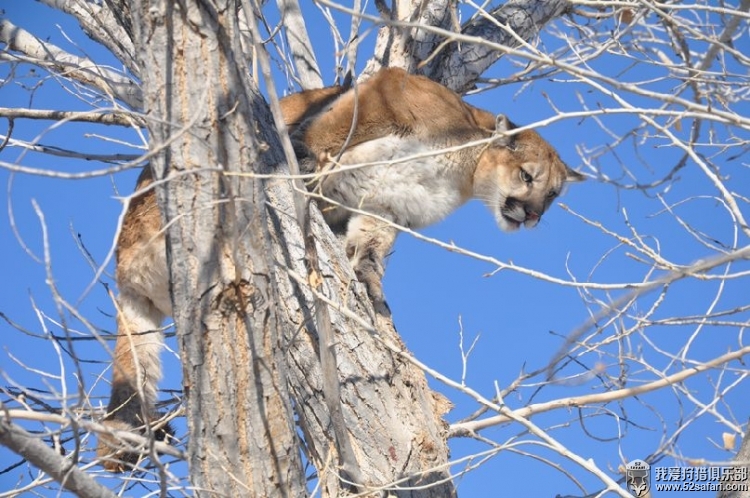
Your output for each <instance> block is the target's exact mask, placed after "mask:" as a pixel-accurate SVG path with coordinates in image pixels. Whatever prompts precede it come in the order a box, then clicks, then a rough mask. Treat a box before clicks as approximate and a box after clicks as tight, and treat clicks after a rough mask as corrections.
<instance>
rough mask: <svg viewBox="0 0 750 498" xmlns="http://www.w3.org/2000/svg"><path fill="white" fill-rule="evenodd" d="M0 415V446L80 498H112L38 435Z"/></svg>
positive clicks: (111, 494)
mask: <svg viewBox="0 0 750 498" xmlns="http://www.w3.org/2000/svg"><path fill="white" fill-rule="evenodd" d="M2 412H3V413H2V415H0V443H2V444H3V445H4V446H6V447H8V448H9V449H10V450H11V451H13V452H14V453H17V454H18V455H21V456H22V457H23V458H25V459H26V460H28V461H29V462H31V463H32V464H33V465H34V466H36V467H38V468H40V469H41V470H43V471H44V472H46V473H47V474H49V475H50V476H51V477H52V478H54V479H55V480H56V481H57V482H59V483H60V485H61V486H63V487H64V488H65V489H67V490H69V491H72V492H73V493H76V494H77V495H78V496H81V497H83V498H95V497H101V498H116V497H117V495H115V494H114V493H113V492H112V491H110V490H109V489H107V488H105V487H104V486H102V485H101V484H99V483H97V482H96V481H95V480H94V479H93V478H92V477H91V476H89V475H88V474H87V473H86V472H85V471H83V470H81V469H79V468H78V467H76V466H75V465H74V464H73V462H71V461H70V460H68V459H67V458H65V457H63V456H62V455H60V454H59V453H57V452H56V451H55V450H53V449H52V448H50V447H49V446H47V445H46V444H44V443H43V442H42V441H41V439H40V438H39V436H35V435H33V434H30V433H29V432H27V431H25V430H24V429H22V428H21V427H19V426H18V425H16V424H14V423H13V422H11V421H10V418H9V417H8V416H7V414H6V413H5V410H4V409H3V410H2Z"/></svg>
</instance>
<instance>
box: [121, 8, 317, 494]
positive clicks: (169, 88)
mask: <svg viewBox="0 0 750 498" xmlns="http://www.w3.org/2000/svg"><path fill="white" fill-rule="evenodd" d="M183 9H185V10H183ZM133 21H134V22H133V29H134V34H135V40H136V51H137V56H138V62H139V65H140V66H141V68H142V73H143V90H144V91H143V93H144V102H145V107H146V112H147V114H148V115H149V117H150V118H152V121H151V122H150V125H149V131H150V134H151V144H150V146H151V149H152V150H154V149H157V148H159V147H163V152H162V154H160V155H159V156H158V159H157V160H155V161H153V166H154V171H155V176H156V178H160V179H162V178H168V179H169V181H168V182H166V183H164V184H163V186H162V188H160V189H159V190H158V198H159V202H160V206H161V208H162V212H163V213H164V215H165V218H166V220H165V221H166V222H167V223H168V225H167V226H168V227H169V228H168V230H167V254H168V261H169V266H170V275H171V284H172V301H173V306H174V310H173V315H174V321H175V325H176V329H177V333H178V342H179V346H180V353H181V358H182V364H183V387H184V392H185V397H186V407H187V408H186V412H187V419H188V428H189V432H190V444H189V445H188V448H189V451H188V458H189V464H190V473H191V481H192V484H193V485H194V486H195V487H196V488H197V489H202V490H209V492H210V493H218V494H221V495H223V496H264V497H275V496H290V497H297V496H303V495H305V494H306V491H305V482H304V473H303V470H302V465H301V461H300V456H299V446H298V442H297V436H296V432H295V427H294V420H293V412H292V409H291V403H290V397H289V393H288V390H287V375H286V371H285V366H284V363H285V359H284V356H283V354H282V350H281V348H280V343H281V324H280V323H279V320H278V316H277V304H278V302H279V300H278V295H277V292H276V289H275V285H274V279H273V261H272V260H271V258H270V254H271V251H270V244H269V239H268V236H267V233H268V231H267V229H266V226H267V219H266V218H267V215H266V210H265V201H266V198H265V195H264V192H263V188H264V185H263V182H262V181H252V180H248V179H245V178H243V177H239V176H233V175H227V174H226V173H230V172H232V173H239V172H241V171H244V172H249V171H253V170H254V171H256V172H266V171H269V170H270V169H271V168H273V167H275V166H277V165H278V164H280V163H281V162H282V158H281V157H280V155H279V154H278V150H279V147H278V140H277V139H275V137H274V136H272V135H271V134H270V133H268V130H271V129H273V128H272V126H269V123H268V114H267V107H265V105H264V103H263V99H262V97H261V96H260V95H259V93H258V91H257V89H256V88H255V87H254V86H253V85H252V84H251V82H250V81H249V71H248V69H247V66H246V65H245V64H244V62H243V58H242V51H241V48H240V40H239V35H238V26H237V16H236V10H235V3H234V2H230V1H222V0H217V1H215V2H211V1H203V2H191V1H187V2H180V3H176V2H175V3H172V2H162V1H159V0H153V1H149V0H144V1H140V2H135V3H134V5H133ZM207 167H210V168H213V171H206V170H205V168H207ZM217 170H220V172H221V174H220V173H219V171H217Z"/></svg>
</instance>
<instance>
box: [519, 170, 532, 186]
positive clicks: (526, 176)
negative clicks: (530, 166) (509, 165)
mask: <svg viewBox="0 0 750 498" xmlns="http://www.w3.org/2000/svg"><path fill="white" fill-rule="evenodd" d="M520 171H521V180H523V181H524V183H531V182H533V181H534V178H532V177H531V175H530V174H529V172H528V171H526V170H525V169H523V168H521V170H520Z"/></svg>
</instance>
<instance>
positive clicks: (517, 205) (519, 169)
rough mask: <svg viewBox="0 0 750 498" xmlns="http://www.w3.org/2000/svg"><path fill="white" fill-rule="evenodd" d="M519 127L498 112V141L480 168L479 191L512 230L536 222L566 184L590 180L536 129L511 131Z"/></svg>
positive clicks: (495, 137)
mask: <svg viewBox="0 0 750 498" xmlns="http://www.w3.org/2000/svg"><path fill="white" fill-rule="evenodd" d="M515 128H516V126H515V125H513V124H512V123H511V122H510V121H508V119H507V118H506V117H505V116H502V115H500V116H498V117H497V120H496V125H495V131H494V134H493V140H492V142H491V143H490V144H489V145H488V146H487V147H486V149H485V150H484V151H483V152H482V154H481V155H480V157H479V161H478V164H477V169H476V171H475V173H474V196H475V197H477V198H478V199H481V200H482V201H484V203H485V204H487V206H488V207H489V208H490V210H491V211H492V212H493V214H494V215H495V219H496V220H497V223H498V225H500V228H502V229H503V230H506V231H513V230H517V229H518V228H520V227H521V225H524V226H525V227H526V228H533V227H535V226H536V225H537V224H538V223H539V220H540V219H541V218H542V215H543V214H544V212H545V211H546V210H547V208H548V207H549V206H550V204H552V201H554V200H555V198H557V196H558V195H560V192H561V191H562V189H563V188H564V187H565V184H567V183H568V182H578V181H582V180H584V179H585V177H584V176H583V175H581V174H580V173H578V172H577V171H574V170H572V169H570V168H569V167H568V166H566V165H565V163H564V162H563V161H562V160H561V159H560V156H559V155H558V154H557V151H556V150H555V149H554V148H553V147H552V146H551V145H550V144H549V143H548V142H547V141H546V140H544V139H543V138H542V137H541V136H540V135H539V134H538V133H537V132H536V131H534V130H525V131H522V132H520V133H517V134H510V135H509V134H508V132H509V131H511V130H513V129H515Z"/></svg>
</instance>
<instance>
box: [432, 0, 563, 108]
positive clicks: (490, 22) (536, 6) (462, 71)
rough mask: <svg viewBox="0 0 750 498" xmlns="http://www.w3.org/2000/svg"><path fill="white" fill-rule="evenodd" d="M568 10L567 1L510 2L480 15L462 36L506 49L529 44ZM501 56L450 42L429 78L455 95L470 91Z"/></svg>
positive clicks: (477, 46) (482, 47)
mask: <svg viewBox="0 0 750 498" xmlns="http://www.w3.org/2000/svg"><path fill="white" fill-rule="evenodd" d="M569 8H570V2H569V1H568V0H550V1H545V2H540V1H538V0H510V1H508V2H507V3H505V4H503V5H502V6H500V7H498V8H496V9H494V10H493V11H492V12H490V13H489V14H487V13H480V15H478V16H477V17H475V18H474V19H473V20H471V21H469V22H468V23H467V24H465V25H464V26H463V29H462V31H461V33H462V34H464V35H467V36H476V37H479V38H482V39H484V40H487V41H489V42H492V43H498V44H501V45H505V46H507V47H508V48H509V49H512V48H516V47H518V46H520V45H521V43H522V40H526V41H530V40H533V39H534V38H536V37H537V36H538V35H539V32H540V31H541V29H542V28H543V27H544V25H545V24H547V23H548V22H549V21H551V20H552V19H554V18H556V17H559V16H561V15H562V14H564V13H565V12H566V11H567V10H568V9H569ZM503 55H505V53H504V52H502V51H499V50H495V49H494V48H491V47H489V46H487V45H484V44H481V43H453V44H452V45H451V47H450V48H449V49H448V51H447V53H446V55H445V57H444V59H443V62H442V64H441V67H440V69H436V70H435V72H434V73H433V74H431V75H430V76H431V77H432V78H433V79H435V80H436V81H440V82H441V83H442V84H444V85H446V86H447V87H449V88H451V89H452V90H454V91H456V92H458V93H464V92H466V91H467V90H469V89H471V88H472V87H473V86H474V85H475V84H476V82H477V80H478V79H479V77H480V76H481V75H482V73H484V71H486V70H487V68H489V67H490V66H491V65H492V64H493V63H494V62H495V61H497V60H498V59H499V58H500V57H502V56H503Z"/></svg>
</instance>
